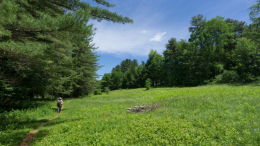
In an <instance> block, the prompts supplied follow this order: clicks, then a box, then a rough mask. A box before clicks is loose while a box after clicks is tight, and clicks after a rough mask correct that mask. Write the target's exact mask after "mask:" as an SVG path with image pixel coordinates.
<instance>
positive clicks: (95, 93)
mask: <svg viewBox="0 0 260 146" xmlns="http://www.w3.org/2000/svg"><path fill="white" fill-rule="evenodd" d="M94 95H102V91H101V89H96V90H95V91H94Z"/></svg>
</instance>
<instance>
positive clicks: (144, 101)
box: [1, 84, 260, 146]
mask: <svg viewBox="0 0 260 146" xmlns="http://www.w3.org/2000/svg"><path fill="white" fill-rule="evenodd" d="M259 87H260V86H259V85H257V84H254V85H252V84H251V85H242V86H230V85H212V86H200V87H189V88H188V87H185V88H177V87H172V88H169V87H168V88H167V87H164V88H151V90H145V89H144V88H139V89H129V90H121V91H120V90H116V91H111V92H110V93H109V94H104V93H103V95H95V96H90V97H86V98H81V99H73V100H71V102H70V103H69V104H67V105H66V106H65V108H64V110H63V111H62V114H61V115H60V116H59V117H58V118H56V119H55V120H52V121H50V122H49V123H48V124H46V125H45V126H43V127H42V128H41V129H40V131H39V133H38V134H36V136H35V138H34V141H33V142H32V144H31V145H35V146H38V145H39V146H42V145H46V146H49V145H259V144H260V133H259V132H260V128H259V127H260V123H259V121H260V114H259V113H260V106H259V103H260V96H259V95H260V88H259ZM151 104H157V105H159V108H157V109H155V110H153V111H151V112H144V113H143V112H140V113H127V110H126V108H130V107H133V106H139V105H151ZM54 105H55V103H54ZM52 113H55V112H54V111H52ZM50 115H52V116H53V114H50ZM38 120H40V119H38ZM36 121H37V120H36ZM39 124H40V123H39ZM28 125H29V123H28ZM28 125H26V124H25V126H28ZM20 128H21V129H20V131H26V132H29V129H28V128H27V129H28V130H24V129H23V127H20ZM22 129H23V130H22ZM9 132H10V133H19V130H9V131H8V130H6V131H3V132H1V133H2V134H4V136H5V138H3V137H2V136H1V143H2V145H8V144H11V141H10V138H8V136H12V134H9ZM13 135H14V134H13ZM22 136H23V137H25V133H22V135H21V137H22ZM19 140H20V142H21V140H22V139H19ZM14 141H15V140H14Z"/></svg>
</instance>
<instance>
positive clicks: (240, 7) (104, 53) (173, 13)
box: [84, 0, 256, 80]
mask: <svg viewBox="0 0 260 146" xmlns="http://www.w3.org/2000/svg"><path fill="white" fill-rule="evenodd" d="M84 1H85V2H87V3H91V5H93V6H100V7H102V6H101V5H97V4H96V3H95V2H93V1H91V0H84ZM108 2H110V3H112V4H115V5H116V6H115V7H113V8H106V9H108V10H110V11H112V12H116V13H117V14H119V15H122V16H126V17H129V18H131V19H133V20H134V23H133V24H120V23H113V22H108V21H101V22H97V21H96V20H90V21H89V24H94V27H95V28H96V29H97V30H96V31H95V33H96V34H95V35H94V38H93V43H95V46H96V47H98V49H96V50H95V52H97V54H98V55H99V56H100V57H99V61H98V63H99V65H100V66H103V67H102V68H100V69H99V70H98V71H97V73H98V74H99V75H101V76H100V77H99V80H101V78H102V75H104V73H109V72H111V70H112V68H113V67H115V66H116V65H117V64H120V62H121V61H123V60H125V59H132V60H133V59H137V61H138V63H139V64H141V62H142V61H145V62H146V60H147V59H148V54H149V52H150V50H151V49H154V50H157V52H158V53H159V54H162V52H163V51H164V50H165V44H166V43H167V42H168V40H169V39H170V38H173V37H174V38H176V39H177V40H178V41H179V40H181V39H186V40H188V38H189V36H190V32H189V30H188V28H189V27H190V20H191V17H193V16H195V15H198V14H202V15H203V16H204V17H206V19H207V20H210V19H212V18H214V17H216V16H217V15H219V16H221V17H224V18H225V19H226V18H231V19H235V20H238V21H245V22H246V23H247V24H250V23H251V21H250V20H249V9H248V8H249V7H250V6H252V5H253V4H255V3H256V0H228V1H227V0H217V1H216V0H199V1H195V0H181V1H180V0H123V1H122V0H108Z"/></svg>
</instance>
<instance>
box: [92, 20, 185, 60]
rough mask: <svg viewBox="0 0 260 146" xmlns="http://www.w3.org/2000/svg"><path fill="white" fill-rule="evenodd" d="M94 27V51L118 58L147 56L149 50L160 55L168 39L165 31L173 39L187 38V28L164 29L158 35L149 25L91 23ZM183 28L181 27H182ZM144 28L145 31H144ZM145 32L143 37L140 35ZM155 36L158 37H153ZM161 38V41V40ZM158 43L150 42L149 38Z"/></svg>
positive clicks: (156, 30)
mask: <svg viewBox="0 0 260 146" xmlns="http://www.w3.org/2000/svg"><path fill="white" fill-rule="evenodd" d="M92 23H93V24H94V27H96V28H97V30H96V31H95V33H96V34H95V35H94V37H93V43H95V46H96V47H98V49H96V50H95V51H97V52H100V53H109V54H114V55H116V56H118V57H121V56H124V55H126V54H131V55H132V56H147V55H148V54H149V52H150V50H151V49H154V50H157V52H158V53H162V52H163V51H164V50H165V44H166V43H167V42H168V40H169V39H170V38H168V37H166V38H164V37H165V34H166V31H167V34H168V33H169V34H171V35H169V37H175V38H176V39H177V40H179V39H187V36H189V32H188V29H187V28H188V26H185V27H184V28H180V27H177V26H176V27H175V28H176V29H172V28H164V29H166V31H165V32H162V31H161V33H158V32H160V30H158V29H157V28H154V27H151V26H149V25H145V26H142V25H141V26H140V25H136V24H134V25H130V24H126V25H122V24H116V23H111V22H102V23H99V22H95V21H92ZM182 27H183V26H182ZM144 28H145V29H144ZM143 31H145V33H144V34H145V35H140V32H141V33H142V32H143ZM154 34H157V35H158V36H159V37H154ZM162 36H163V39H162ZM153 37H154V39H155V40H159V41H151V38H153Z"/></svg>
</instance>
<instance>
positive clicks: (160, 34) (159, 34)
mask: <svg viewBox="0 0 260 146" xmlns="http://www.w3.org/2000/svg"><path fill="white" fill-rule="evenodd" d="M165 34H166V31H165V32H163V33H160V32H158V33H157V34H156V35H155V36H154V37H153V38H151V39H150V41H155V42H160V41H161V40H162V37H163V36H164V35H165Z"/></svg>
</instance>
